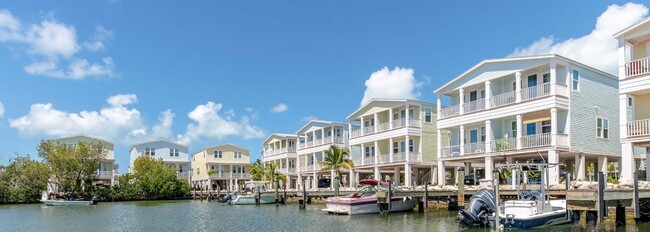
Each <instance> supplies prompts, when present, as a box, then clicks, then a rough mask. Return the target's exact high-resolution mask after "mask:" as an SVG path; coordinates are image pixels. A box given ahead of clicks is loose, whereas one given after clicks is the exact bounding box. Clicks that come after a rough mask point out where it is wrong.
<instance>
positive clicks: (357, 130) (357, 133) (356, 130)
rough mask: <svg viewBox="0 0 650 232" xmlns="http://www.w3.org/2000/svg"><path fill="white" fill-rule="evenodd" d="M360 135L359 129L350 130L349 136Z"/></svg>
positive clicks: (355, 136)
mask: <svg viewBox="0 0 650 232" xmlns="http://www.w3.org/2000/svg"><path fill="white" fill-rule="evenodd" d="M357 137H361V129H354V130H352V131H350V138H357Z"/></svg>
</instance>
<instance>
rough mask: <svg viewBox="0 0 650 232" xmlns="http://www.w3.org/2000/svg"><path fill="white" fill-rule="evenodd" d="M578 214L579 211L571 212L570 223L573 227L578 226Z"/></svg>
mask: <svg viewBox="0 0 650 232" xmlns="http://www.w3.org/2000/svg"><path fill="white" fill-rule="evenodd" d="M580 213H582V211H580V210H573V211H571V222H572V224H573V225H574V226H578V225H580Z"/></svg>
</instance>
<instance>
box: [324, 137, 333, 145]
mask: <svg viewBox="0 0 650 232" xmlns="http://www.w3.org/2000/svg"><path fill="white" fill-rule="evenodd" d="M329 143H332V136H326V137H323V144H329Z"/></svg>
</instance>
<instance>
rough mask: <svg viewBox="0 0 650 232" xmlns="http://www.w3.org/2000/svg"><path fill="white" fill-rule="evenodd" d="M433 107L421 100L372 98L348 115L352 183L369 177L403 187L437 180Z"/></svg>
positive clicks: (434, 106)
mask: <svg viewBox="0 0 650 232" xmlns="http://www.w3.org/2000/svg"><path fill="white" fill-rule="evenodd" d="M435 109H436V105H434V104H431V103H426V102H421V101H414V100H408V99H372V100H370V101H368V102H367V103H365V104H363V105H362V106H361V107H360V108H359V109H357V110H356V111H354V112H353V113H352V114H350V115H349V116H348V117H347V119H348V120H349V121H350V123H349V129H350V141H349V143H350V149H351V150H352V153H353V160H354V164H355V165H356V167H355V170H354V176H355V178H354V179H355V183H359V179H363V178H369V177H371V176H372V178H374V179H376V180H386V179H388V178H387V177H390V179H391V180H393V181H394V183H395V184H397V185H400V184H401V185H405V186H411V185H412V184H413V183H415V184H423V183H425V182H432V183H436V182H437V180H436V175H435V173H436V170H435V168H436V167H435V165H436V164H437V155H436V149H437V147H436V145H437V144H436V142H435V141H436V140H437V134H436V114H435ZM354 125H359V128H358V129H356V128H353V127H354Z"/></svg>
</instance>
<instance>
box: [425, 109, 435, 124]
mask: <svg viewBox="0 0 650 232" xmlns="http://www.w3.org/2000/svg"><path fill="white" fill-rule="evenodd" d="M432 112H433V110H432V109H431V108H426V109H424V122H426V123H431V113H432Z"/></svg>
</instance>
